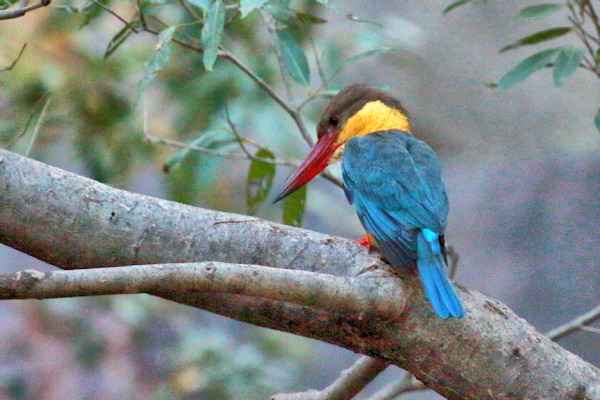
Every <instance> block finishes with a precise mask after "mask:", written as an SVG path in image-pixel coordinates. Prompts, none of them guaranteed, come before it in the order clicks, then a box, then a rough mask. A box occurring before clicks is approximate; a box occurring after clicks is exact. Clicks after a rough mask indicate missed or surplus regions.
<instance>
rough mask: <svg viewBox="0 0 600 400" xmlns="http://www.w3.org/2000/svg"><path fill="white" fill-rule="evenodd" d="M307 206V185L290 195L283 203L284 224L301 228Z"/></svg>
mask: <svg viewBox="0 0 600 400" xmlns="http://www.w3.org/2000/svg"><path fill="white" fill-rule="evenodd" d="M305 206H306V185H305V186H302V187H301V188H300V189H298V190H296V191H295V192H294V193H292V194H290V195H289V196H288V197H286V198H285V200H284V201H283V223H284V224H286V225H291V226H298V227H299V226H301V225H302V218H303V217H304V209H305Z"/></svg>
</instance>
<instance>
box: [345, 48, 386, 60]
mask: <svg viewBox="0 0 600 400" xmlns="http://www.w3.org/2000/svg"><path fill="white" fill-rule="evenodd" d="M392 50H396V49H394V48H393V47H379V48H376V49H371V50H367V51H363V52H362V53H358V54H356V55H353V56H352V57H349V58H347V59H346V61H345V62H346V63H353V62H356V61H360V60H363V59H365V58H370V57H376V56H379V55H381V54H385V53H387V52H389V51H392Z"/></svg>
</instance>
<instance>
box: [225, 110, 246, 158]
mask: <svg viewBox="0 0 600 400" xmlns="http://www.w3.org/2000/svg"><path fill="white" fill-rule="evenodd" d="M225 119H227V123H228V124H229V128H230V129H231V132H232V133H233V136H235V139H236V140H237V141H238V144H239V145H240V148H241V149H242V151H243V152H244V154H246V156H248V158H252V156H253V155H252V154H250V152H249V151H248V149H246V146H245V145H244V139H243V138H242V136H241V135H240V134H239V132H238V130H237V128H236V126H235V124H234V123H233V121H232V120H231V116H230V115H229V107H227V104H225Z"/></svg>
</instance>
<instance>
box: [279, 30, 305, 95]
mask: <svg viewBox="0 0 600 400" xmlns="http://www.w3.org/2000/svg"><path fill="white" fill-rule="evenodd" d="M277 46H278V48H279V52H280V54H281V58H282V59H283V65H284V67H285V70H286V71H287V73H288V74H289V75H290V77H291V78H292V79H293V80H294V81H296V82H297V83H299V84H300V85H303V86H307V85H308V84H309V83H310V69H309V68H308V61H307V59H306V56H305V55H304V51H303V50H302V48H301V47H300V46H299V45H298V43H296V40H295V39H294V37H293V36H292V35H291V34H290V33H289V32H287V31H277Z"/></svg>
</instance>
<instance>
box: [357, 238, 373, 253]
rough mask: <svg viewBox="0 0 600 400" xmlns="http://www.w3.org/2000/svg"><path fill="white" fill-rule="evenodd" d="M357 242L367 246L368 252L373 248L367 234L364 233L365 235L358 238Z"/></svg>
mask: <svg viewBox="0 0 600 400" xmlns="http://www.w3.org/2000/svg"><path fill="white" fill-rule="evenodd" d="M357 242H358V244H360V245H361V246H365V247H366V248H367V250H368V251H369V252H371V249H372V248H373V245H372V244H371V241H370V240H369V236H368V235H366V236H365V237H362V238H360V239H358V240H357Z"/></svg>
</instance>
